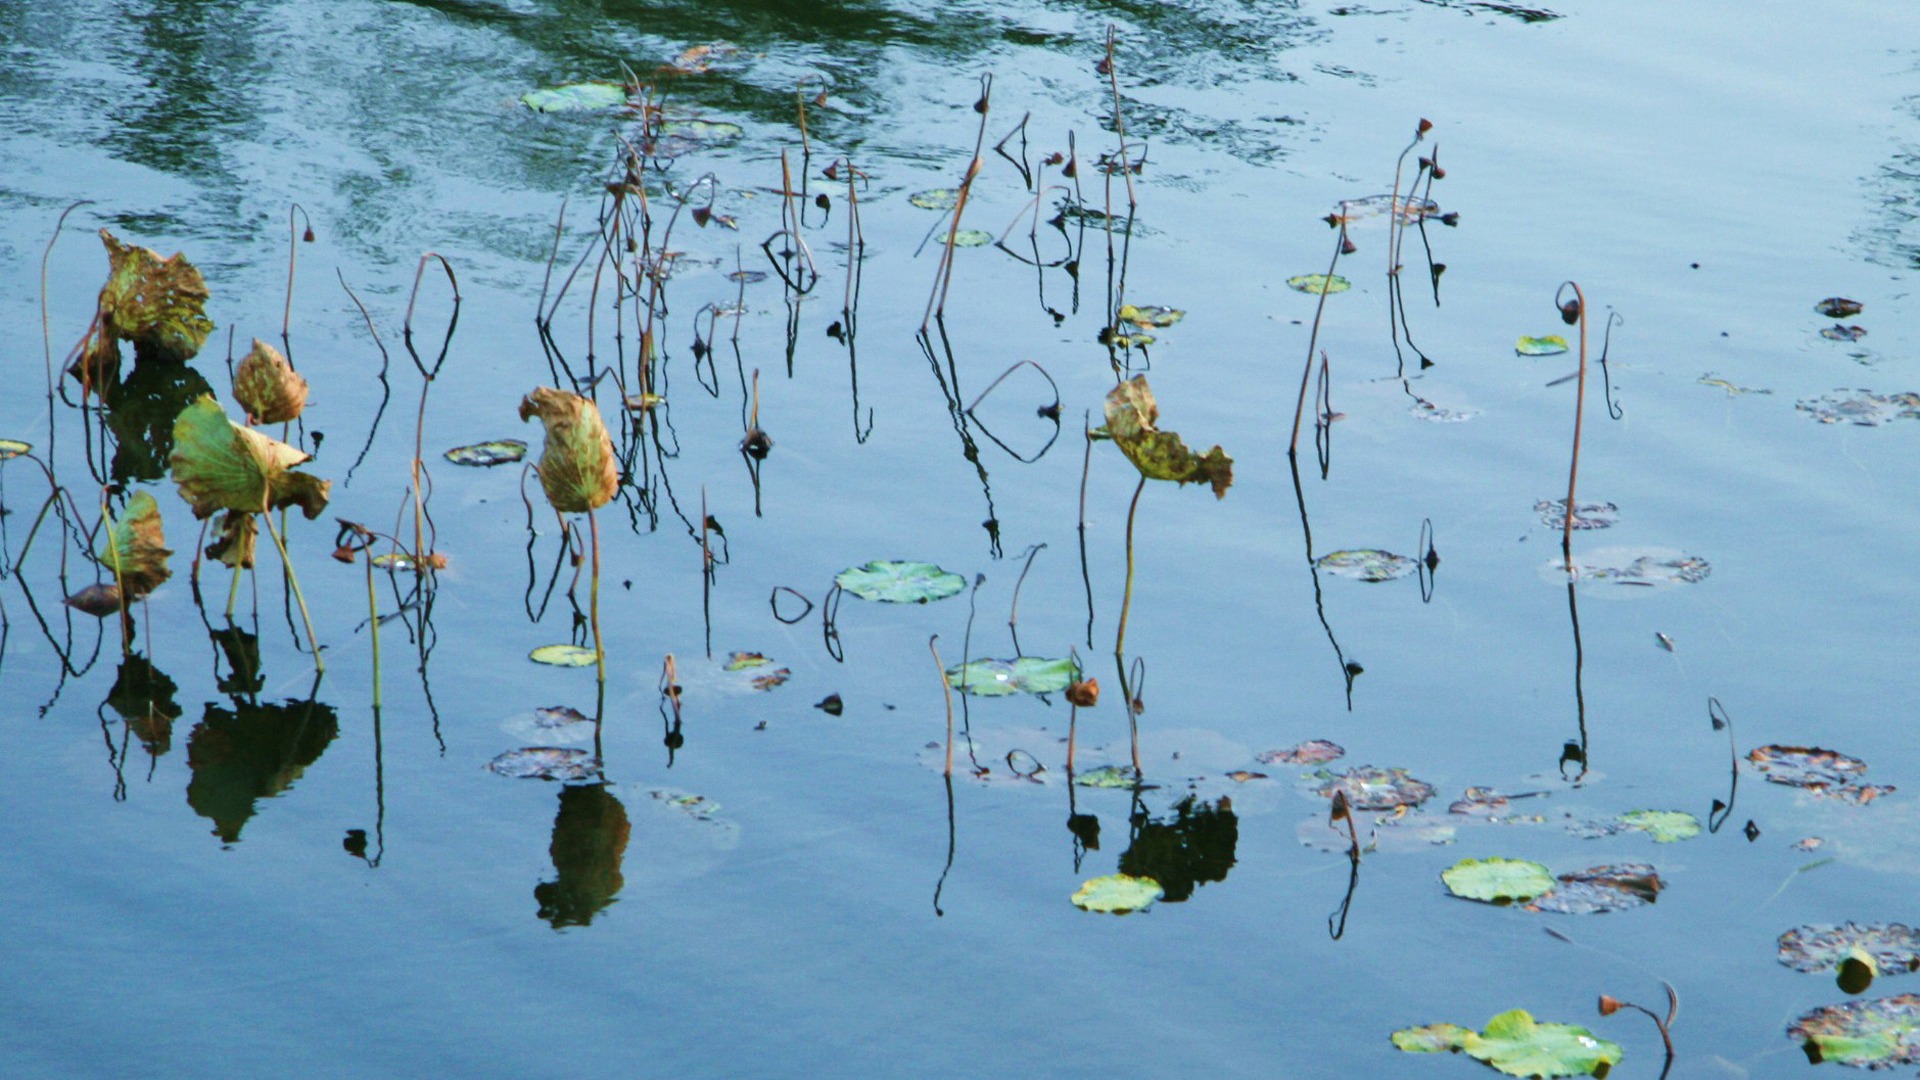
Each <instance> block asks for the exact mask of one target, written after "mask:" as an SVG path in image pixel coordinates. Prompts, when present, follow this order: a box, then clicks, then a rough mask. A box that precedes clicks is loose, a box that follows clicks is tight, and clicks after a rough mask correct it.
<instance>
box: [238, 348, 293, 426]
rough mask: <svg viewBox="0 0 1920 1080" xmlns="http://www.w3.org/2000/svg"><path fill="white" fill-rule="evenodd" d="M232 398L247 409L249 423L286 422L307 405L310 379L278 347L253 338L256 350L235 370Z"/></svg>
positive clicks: (248, 354)
mask: <svg viewBox="0 0 1920 1080" xmlns="http://www.w3.org/2000/svg"><path fill="white" fill-rule="evenodd" d="M233 399H234V400H235V401H238V402H239V403H240V407H241V408H243V409H245V410H247V420H248V423H253V424H284V423H286V422H287V421H289V420H292V419H294V418H296V417H298V416H299V415H300V413H301V411H302V410H303V409H305V408H306V407H307V380H305V379H303V378H301V377H300V374H299V373H298V372H296V371H294V370H293V365H292V364H289V363H287V358H286V357H285V356H282V355H281V354H280V350H279V349H276V348H274V347H273V346H271V345H269V344H267V343H266V342H264V341H261V340H260V339H259V338H254V339H253V351H251V352H249V353H247V355H246V358H245V359H243V360H241V361H240V366H239V367H238V368H237V369H235V371H234V373H233Z"/></svg>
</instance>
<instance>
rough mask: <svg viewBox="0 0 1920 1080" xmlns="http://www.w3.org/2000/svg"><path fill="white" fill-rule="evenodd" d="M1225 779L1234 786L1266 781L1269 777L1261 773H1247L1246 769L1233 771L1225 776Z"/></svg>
mask: <svg viewBox="0 0 1920 1080" xmlns="http://www.w3.org/2000/svg"><path fill="white" fill-rule="evenodd" d="M1227 779H1229V780H1231V781H1233V782H1234V783H1236V784H1244V783H1246V782H1247V781H1249V780H1266V779H1269V777H1268V776H1267V774H1266V773H1263V772H1249V771H1248V770H1246V769H1235V770H1233V771H1232V772H1230V773H1228V774H1227Z"/></svg>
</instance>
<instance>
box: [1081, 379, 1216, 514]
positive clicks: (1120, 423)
mask: <svg viewBox="0 0 1920 1080" xmlns="http://www.w3.org/2000/svg"><path fill="white" fill-rule="evenodd" d="M1106 414H1107V426H1106V432H1107V437H1108V438H1110V439H1112V440H1113V443H1114V445H1115V446H1118V447H1119V448H1120V452H1121V453H1123V454H1125V455H1127V460H1128V461H1131V462H1133V467H1134V468H1136V469H1138V470H1140V475H1141V476H1144V477H1146V478H1147V479H1149V480H1172V481H1174V482H1175V483H1178V484H1190V483H1193V484H1197V483H1205V484H1208V485H1210V486H1211V487H1212V488H1213V495H1214V498H1216V499H1224V498H1226V497H1227V489H1228V488H1230V487H1232V486H1233V459H1232V458H1230V457H1228V456H1227V454H1226V451H1224V450H1222V449H1220V447H1218V446H1215V447H1214V448H1213V449H1211V450H1209V451H1207V452H1206V453H1204V454H1196V453H1194V452H1193V451H1192V450H1189V449H1187V444H1186V441H1185V440H1184V439H1182V438H1181V437H1180V436H1179V435H1178V434H1176V433H1174V432H1171V431H1163V430H1161V429H1160V428H1159V427H1158V424H1159V420H1160V406H1159V404H1158V403H1157V402H1155V401H1154V399H1153V390H1152V388H1150V387H1149V386H1148V385H1147V377H1146V376H1145V375H1135V376H1134V377H1133V378H1131V379H1128V380H1127V381H1126V382H1123V383H1121V384H1120V385H1119V386H1116V387H1114V388H1113V389H1112V390H1110V391H1108V392H1107V402H1106Z"/></svg>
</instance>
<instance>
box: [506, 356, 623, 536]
mask: <svg viewBox="0 0 1920 1080" xmlns="http://www.w3.org/2000/svg"><path fill="white" fill-rule="evenodd" d="M533 416H538V417H540V422H541V423H542V424H544V425H545V426H546V429H547V445H546V448H545V449H544V450H543V451H542V452H541V454H540V464H539V465H537V466H536V467H535V470H536V471H537V472H539V474H540V487H541V489H542V490H544V491H545V492H546V493H547V502H549V503H551V504H553V508H554V509H555V510H558V511H560V512H561V513H563V514H580V513H586V512H587V511H590V510H595V509H598V508H600V507H602V506H605V505H606V504H607V503H608V502H609V501H610V500H611V499H612V498H613V495H614V492H615V491H617V490H618V489H619V487H620V469H619V466H618V465H617V464H616V463H615V461H614V457H613V439H612V438H611V437H610V436H608V434H607V428H606V425H605V424H604V423H603V422H601V419H600V410H599V409H598V408H596V407H595V406H594V404H593V402H591V401H589V400H587V399H586V398H583V397H581V396H580V395H579V394H574V393H569V392H568V391H565V390H556V389H554V388H553V387H551V386H542V387H538V388H536V389H535V390H534V391H533V393H531V394H528V395H527V396H526V397H524V398H521V399H520V419H521V420H522V421H525V420H527V419H528V418H530V417H533Z"/></svg>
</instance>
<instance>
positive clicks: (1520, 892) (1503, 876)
mask: <svg viewBox="0 0 1920 1080" xmlns="http://www.w3.org/2000/svg"><path fill="white" fill-rule="evenodd" d="M1440 880H1441V881H1444V882H1446V885H1447V891H1448V892H1451V893H1453V895H1455V896H1458V897H1460V898H1461V899H1463V900H1478V901H1480V902H1481V903H1484V904H1502V905H1505V904H1514V903H1525V902H1527V901H1528V900H1532V899H1533V898H1534V897H1536V896H1540V895H1542V894H1544V893H1546V892H1547V891H1548V890H1549V889H1552V888H1553V874H1552V873H1550V872H1549V871H1548V870H1547V868H1546V867H1544V866H1542V865H1540V864H1539V863H1537V862H1531V861H1529V860H1527V859H1503V858H1501V857H1499V856H1497V855H1496V856H1494V857H1492V858H1488V859H1461V860H1460V861H1459V862H1457V863H1454V864H1453V865H1452V866H1450V867H1448V868H1447V869H1446V870H1444V871H1442V872H1441V874H1440Z"/></svg>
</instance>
